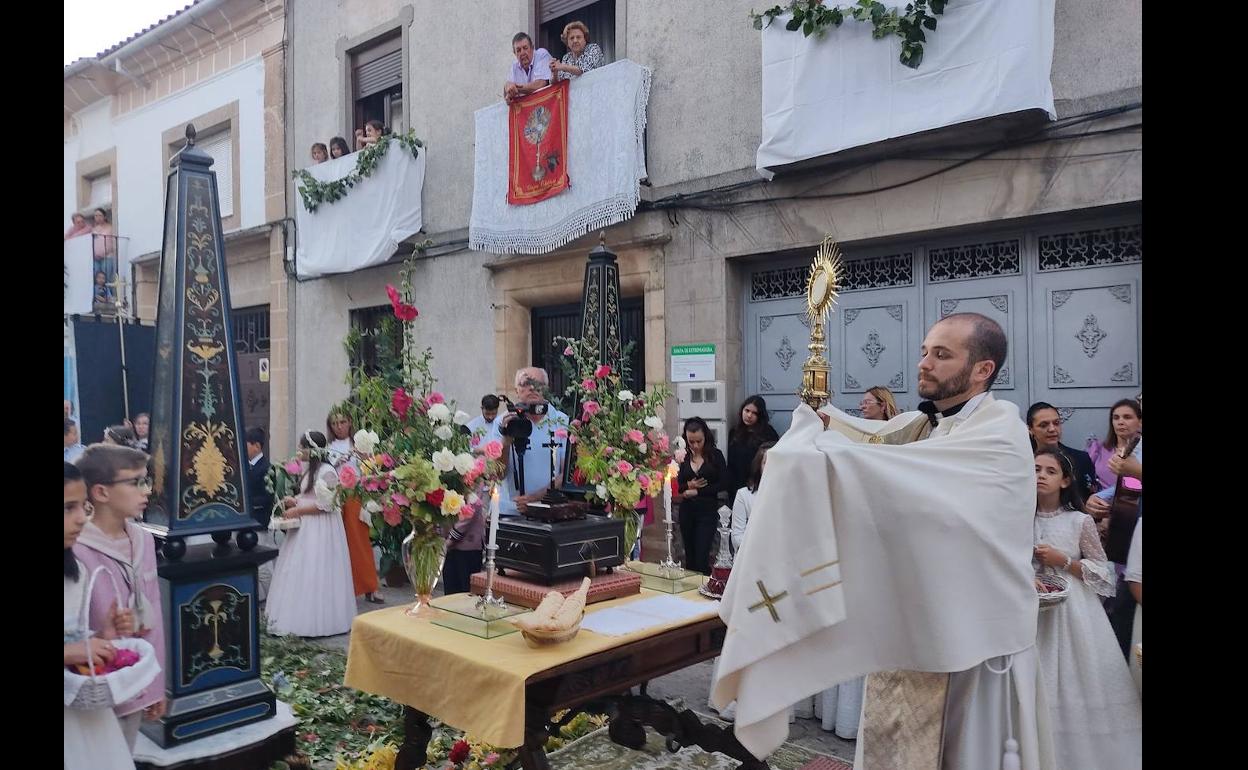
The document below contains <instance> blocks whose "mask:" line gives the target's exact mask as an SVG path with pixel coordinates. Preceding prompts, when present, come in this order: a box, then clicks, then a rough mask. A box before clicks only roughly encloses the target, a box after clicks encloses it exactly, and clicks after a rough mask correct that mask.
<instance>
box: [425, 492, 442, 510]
mask: <svg viewBox="0 0 1248 770" xmlns="http://www.w3.org/2000/svg"><path fill="white" fill-rule="evenodd" d="M443 497H446V490H445V489H443V488H442V487H438V488H437V489H435V490H433V491H432V492H430V493H429V494H427V495H425V502H426V503H429V504H430V505H432V506H433V507H434V508H441V507H442V498H443Z"/></svg>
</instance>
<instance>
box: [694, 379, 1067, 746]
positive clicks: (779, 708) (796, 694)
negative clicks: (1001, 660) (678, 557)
mask: <svg viewBox="0 0 1248 770" xmlns="http://www.w3.org/2000/svg"><path fill="white" fill-rule="evenodd" d="M831 411H832V415H831V420H832V423H833V427H834V428H835V430H827V431H824V430H823V425H822V424H821V423H820V421H819V418H818V417H817V416H816V415H815V413H814V412H813V411H812V410H811V409H810V408H809V407H806V406H799V407H798V409H797V410H796V411H795V412H794V413H793V423H792V426H791V427H790V429H789V431H788V432H787V433H786V434H785V436H784V437H783V438H782V439H781V440H780V442H779V443H778V444H777V445H776V446H775V448H773V449H772V450H771V452H769V453H768V462H767V473H766V474H765V475H764V478H763V483H762V484H761V485H760V487H759V490H758V493H757V496H756V498H755V501H754V506H753V510H752V516H751V518H752V519H754V523H753V524H752V525H751V531H752V534H751V535H750V539H749V542H747V543H745V544H744V545H743V547H742V549H741V552H740V553H739V554H738V556H737V561H736V564H735V565H734V568H733V580H731V581H729V583H728V588H727V591H726V593H725V595H724V598H723V601H722V602H721V605H720V616H721V617H722V618H723V619H724V622H725V623H726V624H727V626H728V634H727V637H726V639H725V643H724V651H723V654H722V657H721V665H720V667H719V670H718V672H717V676H716V678H715V681H714V684H713V688H712V693H713V696H712V697H713V699H714V702H715V703H717V704H726V703H727V702H728V701H730V700H732V699H734V698H735V699H736V700H737V720H736V725H735V728H734V729H735V733H736V736H737V738H738V739H739V740H740V741H741V743H742V744H743V745H744V746H745V747H746V748H747V749H749V750H750V751H751V752H752V753H753V754H754V755H755V756H759V757H763V756H766V755H768V754H770V753H771V752H772V751H773V750H775V749H776V748H777V747H778V746H779V745H780V744H781V743H783V741H784V739H785V737H786V735H787V724H786V722H787V720H786V712H787V709H788V705H789V704H791V703H792V702H793V701H794V699H795V698H802V697H804V696H807V695H813V694H814V693H816V692H820V691H822V690H825V689H827V688H829V687H832V686H834V685H836V684H838V683H840V682H844V681H847V680H850V679H853V678H855V677H858V676H862V675H863V674H868V673H872V672H876V671H887V670H908V671H928V672H964V671H968V670H970V673H972V674H975V673H976V671H975V670H976V669H977V668H979V666H980V665H981V664H982V663H983V662H984V661H987V660H989V659H990V658H994V657H996V656H1002V655H1010V654H1013V653H1021V652H1024V651H1026V650H1028V649H1029V648H1031V647H1032V646H1033V645H1034V644H1035V633H1036V594H1035V588H1034V585H1033V579H1032V577H1033V576H1032V569H1031V565H1030V563H1029V556H1030V554H1031V549H1032V531H1031V522H1032V518H1033V515H1034V511H1035V473H1034V469H1033V460H1032V452H1031V447H1030V444H1029V442H1028V440H1027V433H1026V429H1025V428H1024V426H1023V424H1022V421H1021V420H1020V418H1019V415H1018V408H1017V407H1016V406H1014V405H1013V404H1011V403H1009V402H1006V401H996V400H995V399H993V398H992V396H991V395H987V394H984V395H982V396H977V397H976V398H975V399H972V401H971V402H969V403H968V404H967V405H966V406H964V407H963V409H962V411H961V412H959V413H958V414H957V415H954V416H952V417H949V418H946V419H942V420H941V421H940V425H939V426H938V427H937V428H936V429H934V430H933V431H932V435H931V436H930V437H929V438H927V439H926V440H923V441H915V439H916V438H918V437H919V436H920V435H921V433H922V432H923V430H924V428H925V426H926V421H927V419H928V418H927V416H926V415H924V414H922V413H919V412H909V413H906V414H903V415H899V416H898V417H896V418H894V419H893V420H890V421H888V422H880V421H873V420H861V419H858V418H854V417H851V416H849V415H846V414H845V413H844V412H840V411H839V410H835V409H833V410H831ZM851 437H857V438H858V440H863V439H866V438H871V437H874V439H873V440H875V441H878V442H880V443H855V441H853V440H851ZM905 442H910V443H905ZM968 489H974V490H975V492H976V493H975V494H973V495H969V494H967V490H968ZM932 554H936V555H938V557H935V556H933V555H932ZM760 581H761V583H762V585H763V587H765V589H766V591H767V593H768V595H769V596H771V597H777V596H779V595H780V594H781V592H785V591H787V594H785V595H784V597H783V598H781V599H779V600H775V599H774V598H773V602H774V608H775V611H776V612H777V613H778V614H779V616H780V618H781V620H780V621H776V620H774V619H773V617H772V616H771V614H770V610H769V609H768V608H766V607H765V606H763V605H762V604H760V594H761V591H760V589H759V582H760ZM953 596H956V597H958V599H957V600H956V601H953V600H951V599H950V597H953ZM752 606H753V607H755V609H754V610H751V607H752ZM998 665H1000V664H998ZM1030 673H1034V672H1031V671H1029V670H1027V668H1026V667H1023V670H1022V671H1017V670H1016V671H1014V672H1013V675H1012V681H1014V685H1015V689H1014V692H1015V693H1016V696H1015V698H1014V700H1015V705H1016V709H1015V711H1014V716H1015V721H1016V724H1018V725H1019V726H1020V727H1019V729H1017V730H1016V731H1015V734H1016V737H1017V738H1018V740H1019V741H1020V743H1022V744H1024V745H1023V746H1022V754H1023V755H1024V756H1023V767H1024V768H1028V769H1030V768H1033V767H1047V766H1048V763H1047V762H1046V761H1045V760H1046V759H1048V758H1049V757H1048V756H1047V754H1048V752H1047V749H1046V746H1045V738H1047V735H1045V734H1043V731H1042V730H1040V729H1038V728H1037V727H1035V726H1034V724H1035V721H1036V719H1037V716H1038V715H1037V711H1038V705H1037V702H1036V700H1035V699H1031V700H1029V699H1028V698H1029V695H1030V693H1031V692H1035V691H1036V690H1037V689H1038V688H1037V687H1036V686H1035V684H1034V683H1032V684H1030V685H1029V683H1028V682H1026V681H1021V682H1019V681H1017V680H1018V679H1019V678H1020V677H1023V678H1024V679H1025V678H1026V677H1027V676H1028V675H1029V674H1030ZM995 681H996V682H998V683H1002V682H1003V680H1002V679H1001V678H1000V677H996V679H995ZM999 686H1000V685H999ZM1002 689H1003V688H1002ZM1035 694H1036V697H1037V698H1038V697H1039V695H1040V694H1039V693H1038V692H1036V693H1035ZM981 704H987V705H983V706H981ZM992 705H993V704H991V703H989V701H987V700H986V699H983V698H981V699H978V700H972V699H964V700H963V701H962V702H960V704H959V705H958V707H959V708H974V712H973V713H972V714H971V715H970V716H969V717H968V719H972V720H973V719H975V718H977V716H978V714H979V712H980V711H981V710H982V708H990V707H992ZM947 713H948V712H947ZM1002 719H1003V717H1002ZM1028 723H1032V724H1033V727H1031V728H1029V729H1024V728H1023V726H1025V725H1027V724H1028ZM1004 738H1005V736H1004V734H1002V735H1001V736H1000V738H999V739H998V740H996V746H997V750H998V752H999V751H1000V747H1001V746H1002V743H1003V741H1004ZM1027 741H1030V744H1028V743H1026V742H1027ZM860 742H861V741H860ZM864 770H865V769H864Z"/></svg>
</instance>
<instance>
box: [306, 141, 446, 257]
mask: <svg viewBox="0 0 1248 770" xmlns="http://www.w3.org/2000/svg"><path fill="white" fill-rule="evenodd" d="M425 152H426V148H424V147H421V148H420V154H419V155H418V156H417V157H416V158H412V155H411V153H409V152H408V151H407V150H405V149H404V148H403V146H402V145H400V144H399V142H398V140H397V139H391V140H390V146H389V147H388V148H387V149H386V154H385V155H383V156H382V157H381V161H380V162H379V163H378V164H377V168H376V170H374V171H373V175H372V176H370V177H368V178H366V179H363V180H361V181H360V182H359V183H358V184H356V185H355V187H352V188H350V189H349V190H347V194H346V195H345V196H344V197H342V198H339V199H338V200H336V201H334V202H333V203H322V204H320V205H319V206H317V208H316V211H315V212H310V211H308V210H307V209H306V208H304V205H303V198H302V197H301V196H300V195H299V194H298V192H296V193H295V199H296V203H295V223H296V224H297V225H298V228H299V230H298V235H299V238H298V245H297V246H296V248H295V271H296V273H297V275H298V276H299V277H300V278H315V277H317V276H321V275H329V274H332V273H350V272H354V271H356V270H359V269H361V268H365V267H371V266H373V265H380V264H383V263H384V262H385V261H386V260H388V259H390V257H391V256H392V255H393V254H394V250H395V249H396V248H398V245H399V243H400V242H402V241H403V240H404V239H406V238H410V237H411V236H413V235H415V234H416V233H418V232H420V228H421V227H423V226H424V219H423V217H422V215H421V201H420V193H421V190H422V189H423V188H424V185H425ZM358 157H359V153H357V152H353V153H351V154H350V155H343V156H342V157H341V158H336V159H334V160H327V161H325V162H324V163H317V164H315V165H313V166H309V167H308V168H307V169H305V170H306V171H307V172H308V173H309V174H311V175H312V176H313V177H315V178H316V179H317V180H318V181H321V182H329V181H333V180H335V179H342V178H343V177H344V176H346V175H347V174H349V173H351V172H352V171H353V170H354V169H355V162H356V159H357V158H358ZM295 186H296V188H297V187H299V186H300V183H299V182H298V181H297V180H296V182H295Z"/></svg>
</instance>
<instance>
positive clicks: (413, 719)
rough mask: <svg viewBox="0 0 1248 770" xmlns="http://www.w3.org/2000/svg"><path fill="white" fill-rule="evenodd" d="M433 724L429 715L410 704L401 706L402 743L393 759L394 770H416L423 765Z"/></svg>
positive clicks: (431, 736)
mask: <svg viewBox="0 0 1248 770" xmlns="http://www.w3.org/2000/svg"><path fill="white" fill-rule="evenodd" d="M431 738H433V725H431V724H429V715H428V714H426V713H425V712H423V711H417V710H416V709H414V708H412V707H411V706H404V707H403V745H402V746H400V747H399V755H398V757H397V758H395V760H394V770H417V768H421V767H424V766H425V761H426V759H427V756H428V752H429V740H430V739H431Z"/></svg>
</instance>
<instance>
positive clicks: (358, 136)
mask: <svg viewBox="0 0 1248 770" xmlns="http://www.w3.org/2000/svg"><path fill="white" fill-rule="evenodd" d="M385 133H386V127H385V126H384V125H383V124H382V122H381V121H380V120H370V121H368V122H367V123H365V124H364V128H357V129H355V149H357V150H362V149H364V148H365V147H367V146H369V145H370V144H377V142H378V141H380V140H381V137H382V136H384V135H385Z"/></svg>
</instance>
